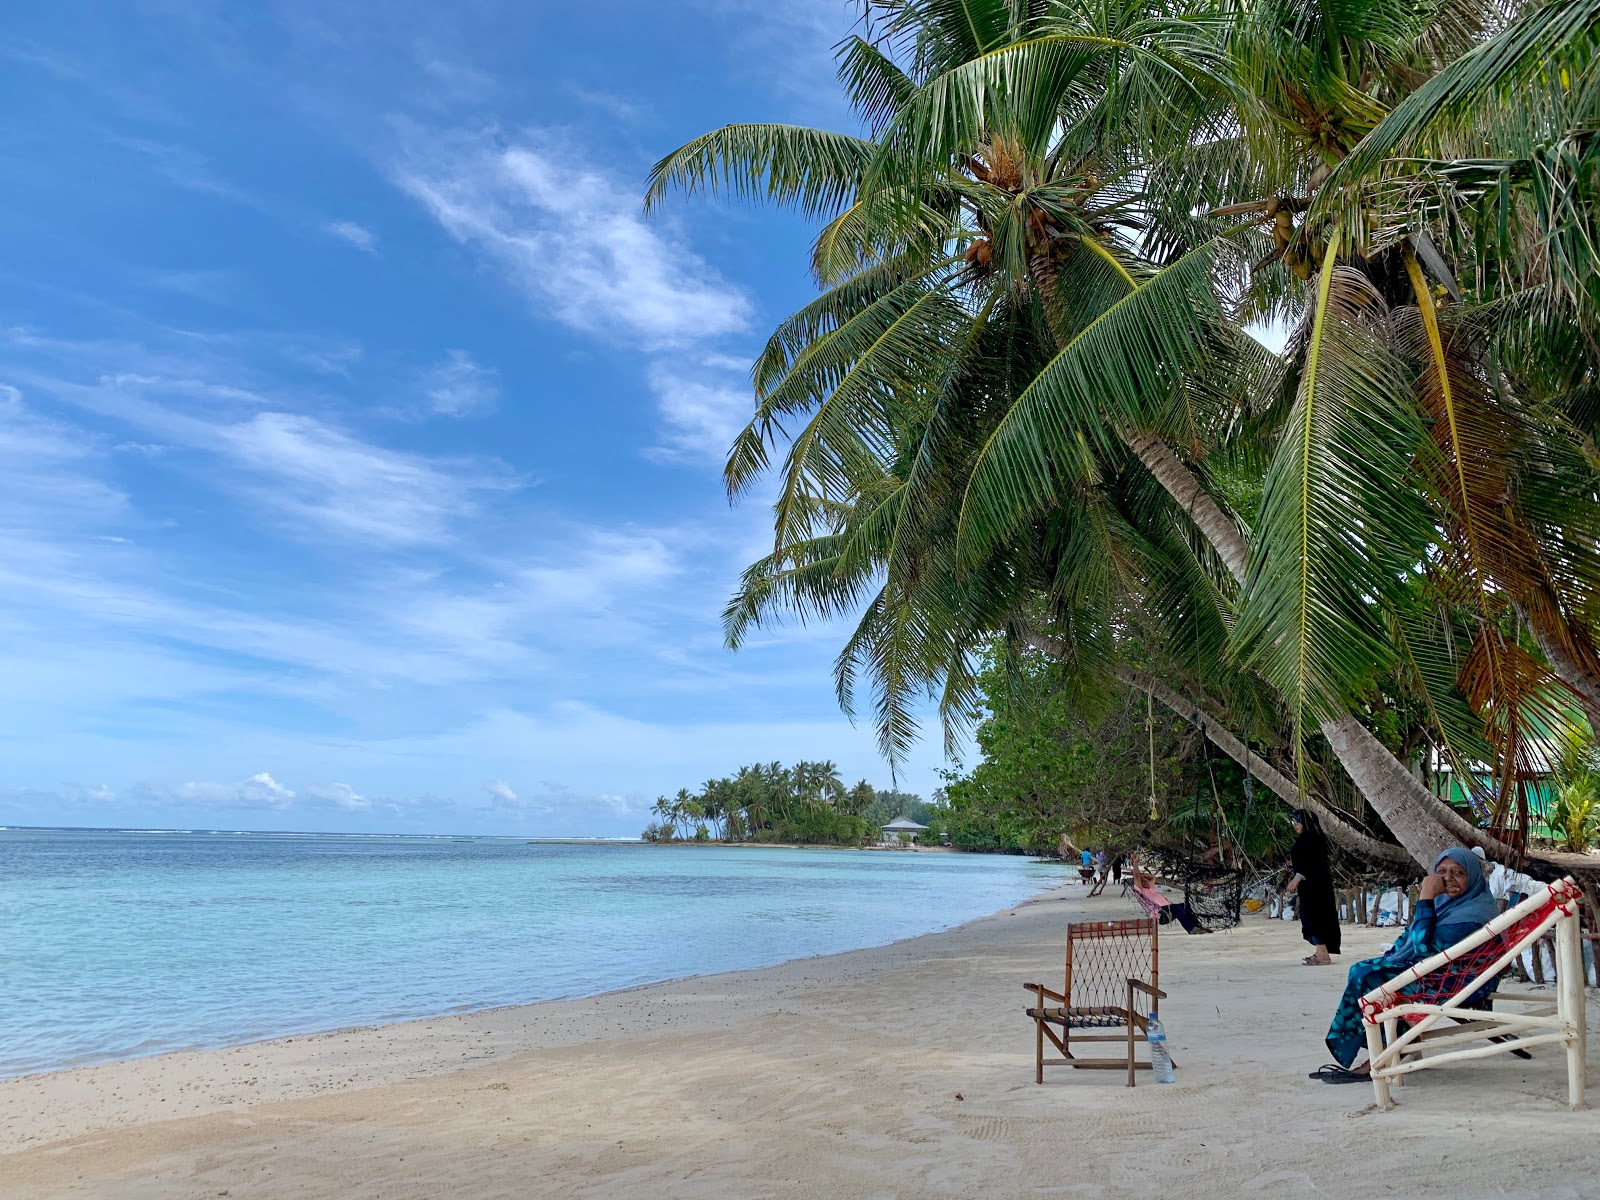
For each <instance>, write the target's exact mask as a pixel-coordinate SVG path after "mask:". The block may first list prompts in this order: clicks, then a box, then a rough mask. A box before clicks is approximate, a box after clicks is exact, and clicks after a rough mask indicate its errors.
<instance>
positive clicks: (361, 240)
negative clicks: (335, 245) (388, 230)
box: [322, 221, 378, 254]
mask: <svg viewBox="0 0 1600 1200" xmlns="http://www.w3.org/2000/svg"><path fill="white" fill-rule="evenodd" d="M322 232H324V233H326V234H328V235H329V236H330V237H336V238H338V239H339V240H340V241H343V242H349V243H350V245H352V246H354V247H355V248H356V249H357V250H365V251H366V252H367V253H368V254H376V253H377V252H378V235H377V234H376V233H374V232H373V231H372V230H370V229H368V228H367V227H366V226H365V225H361V224H358V223H357V222H355V221H329V222H328V223H327V224H326V225H324V226H323V227H322Z"/></svg>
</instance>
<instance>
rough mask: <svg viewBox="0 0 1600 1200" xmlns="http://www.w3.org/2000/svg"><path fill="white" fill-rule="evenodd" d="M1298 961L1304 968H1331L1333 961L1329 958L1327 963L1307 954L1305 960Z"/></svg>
mask: <svg viewBox="0 0 1600 1200" xmlns="http://www.w3.org/2000/svg"><path fill="white" fill-rule="evenodd" d="M1300 961H1301V963H1303V964H1304V965H1305V966H1308V967H1331V966H1333V960H1332V959H1331V958H1330V959H1329V960H1328V961H1327V962H1324V961H1323V960H1322V959H1320V958H1318V957H1317V956H1316V955H1315V954H1309V955H1307V956H1306V957H1305V958H1302V959H1301V960H1300Z"/></svg>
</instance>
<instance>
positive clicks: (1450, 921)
mask: <svg viewBox="0 0 1600 1200" xmlns="http://www.w3.org/2000/svg"><path fill="white" fill-rule="evenodd" d="M1447 858H1448V859H1449V860H1450V861H1451V862H1453V863H1455V864H1456V865H1457V866H1458V867H1460V868H1461V869H1462V870H1463V871H1465V872H1466V873H1467V890H1466V891H1464V892H1462V893H1461V895H1459V896H1447V895H1445V894H1443V893H1440V894H1439V895H1438V896H1435V897H1434V900H1433V914H1434V917H1435V918H1436V919H1437V920H1438V922H1439V924H1441V925H1473V926H1479V925H1487V924H1488V923H1489V922H1490V921H1492V920H1494V919H1495V917H1497V916H1499V915H1500V906H1499V905H1498V904H1496V903H1495V902H1494V897H1493V896H1492V895H1490V894H1489V881H1488V880H1487V879H1485V878H1484V877H1483V863H1481V862H1480V861H1479V860H1478V857H1477V856H1476V855H1475V854H1473V853H1472V851H1470V850H1468V849H1466V848H1465V847H1462V846H1452V847H1451V848H1450V849H1449V850H1446V851H1445V852H1444V853H1443V854H1441V855H1439V857H1438V858H1437V859H1436V860H1435V861H1434V864H1433V869H1434V870H1435V871H1437V870H1438V869H1439V864H1440V863H1442V862H1443V861H1444V860H1445V859H1447Z"/></svg>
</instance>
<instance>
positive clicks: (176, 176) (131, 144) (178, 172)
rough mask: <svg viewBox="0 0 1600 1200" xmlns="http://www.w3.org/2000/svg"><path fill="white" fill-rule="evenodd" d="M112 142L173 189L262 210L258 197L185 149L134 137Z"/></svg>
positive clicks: (119, 138) (204, 159)
mask: <svg viewBox="0 0 1600 1200" xmlns="http://www.w3.org/2000/svg"><path fill="white" fill-rule="evenodd" d="M111 140H112V141H113V142H114V143H115V144H117V145H119V146H121V147H123V148H124V149H127V150H131V151H133V152H134V153H135V154H138V155H139V156H140V157H142V158H143V159H145V160H146V161H147V162H148V163H150V165H151V166H153V167H154V168H155V170H156V171H157V172H158V173H159V174H160V175H161V176H162V177H163V178H165V179H166V180H167V182H168V183H171V184H173V185H174V186H176V187H180V188H183V189H185V190H186V191H191V192H203V193H205V194H207V195H211V196H218V197H221V198H222V199H225V200H233V201H236V202H238V203H240V204H245V205H249V206H251V207H253V208H260V207H264V205H263V202H262V200H261V199H260V198H259V197H257V196H255V195H253V194H251V193H250V192H247V191H245V190H244V189H243V188H241V187H238V186H236V185H235V184H233V183H230V182H229V181H228V180H226V179H224V178H223V177H222V176H221V175H219V174H218V173H217V172H216V170H215V169H214V168H213V167H212V166H211V164H210V162H208V161H207V159H206V158H205V156H204V155H202V154H200V153H198V152H196V151H194V150H191V149H189V148H188V147H187V146H180V145H176V144H173V143H170V142H156V141H151V140H150V139H148V138H137V137H113V138H112V139H111Z"/></svg>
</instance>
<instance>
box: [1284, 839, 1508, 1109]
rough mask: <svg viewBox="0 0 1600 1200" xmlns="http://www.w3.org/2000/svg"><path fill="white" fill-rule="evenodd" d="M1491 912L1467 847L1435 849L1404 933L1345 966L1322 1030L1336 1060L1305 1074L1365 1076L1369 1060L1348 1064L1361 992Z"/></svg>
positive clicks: (1360, 1042) (1361, 1041) (1360, 1035)
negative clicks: (1340, 992)
mask: <svg viewBox="0 0 1600 1200" xmlns="http://www.w3.org/2000/svg"><path fill="white" fill-rule="evenodd" d="M1497 915H1498V907H1497V905H1496V904H1495V901H1494V897H1493V896H1491V895H1490V894H1489V885H1488V882H1487V881H1486V880H1485V879H1484V877H1483V868H1482V866H1481V864H1480V863H1479V862H1478V859H1477V858H1476V857H1475V856H1474V855H1473V853H1472V851H1470V850H1465V849H1462V848H1461V847H1459V846H1458V847H1455V848H1454V849H1451V850H1446V851H1445V852H1444V853H1443V854H1441V855H1440V856H1439V861H1438V862H1436V863H1434V864H1433V874H1431V875H1427V876H1424V877H1423V880H1422V898H1421V899H1420V900H1419V901H1418V902H1417V909H1416V912H1414V913H1413V914H1412V915H1411V924H1410V925H1408V926H1407V927H1406V931H1405V933H1404V935H1403V936H1402V937H1401V938H1400V939H1399V940H1398V941H1397V942H1395V944H1394V945H1393V946H1392V947H1390V949H1389V953H1387V954H1385V955H1384V956H1383V957H1381V958H1368V959H1363V960H1362V961H1361V962H1358V963H1356V964H1355V965H1354V966H1352V967H1351V968H1350V978H1349V982H1347V983H1346V984H1345V987H1344V996H1343V997H1342V998H1341V999H1340V1000H1339V1007H1338V1009H1336V1010H1335V1011H1334V1014H1333V1024H1332V1025H1331V1026H1330V1027H1329V1029H1328V1049H1329V1050H1331V1051H1332V1052H1333V1057H1334V1059H1335V1060H1336V1061H1335V1062H1332V1063H1329V1064H1328V1065H1327V1066H1325V1067H1319V1068H1318V1069H1317V1070H1315V1071H1313V1072H1312V1073H1311V1078H1313V1079H1320V1080H1322V1081H1323V1082H1324V1083H1359V1082H1364V1081H1366V1080H1367V1079H1369V1078H1371V1065H1370V1064H1369V1063H1362V1064H1361V1065H1360V1066H1359V1067H1355V1068H1353V1069H1352V1067H1351V1064H1352V1063H1354V1062H1355V1059H1356V1054H1357V1053H1358V1052H1359V1051H1360V1050H1361V1048H1362V1047H1363V1046H1365V1045H1366V1044H1367V1039H1366V1034H1365V1032H1364V1031H1363V1030H1362V1027H1361V997H1362V996H1364V995H1366V994H1367V993H1368V992H1370V991H1371V990H1372V989H1373V988H1375V987H1377V986H1378V985H1379V984H1380V983H1388V982H1389V980H1391V979H1393V978H1395V977H1396V976H1397V975H1399V974H1400V973H1401V972H1402V971H1404V970H1405V969H1406V968H1407V967H1413V966H1416V964H1417V963H1419V962H1421V961H1422V960H1423V959H1425V958H1432V957H1433V956H1434V955H1435V954H1437V953H1439V951H1441V950H1443V949H1444V948H1445V947H1447V946H1453V945H1455V943H1457V942H1459V941H1460V940H1461V939H1462V938H1464V937H1466V936H1467V935H1468V934H1469V933H1473V932H1475V931H1477V930H1479V929H1481V928H1483V926H1485V925H1487V924H1488V923H1489V922H1490V921H1492V920H1494V918H1495V917H1496V916H1497Z"/></svg>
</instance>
